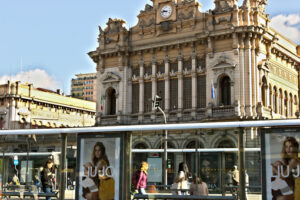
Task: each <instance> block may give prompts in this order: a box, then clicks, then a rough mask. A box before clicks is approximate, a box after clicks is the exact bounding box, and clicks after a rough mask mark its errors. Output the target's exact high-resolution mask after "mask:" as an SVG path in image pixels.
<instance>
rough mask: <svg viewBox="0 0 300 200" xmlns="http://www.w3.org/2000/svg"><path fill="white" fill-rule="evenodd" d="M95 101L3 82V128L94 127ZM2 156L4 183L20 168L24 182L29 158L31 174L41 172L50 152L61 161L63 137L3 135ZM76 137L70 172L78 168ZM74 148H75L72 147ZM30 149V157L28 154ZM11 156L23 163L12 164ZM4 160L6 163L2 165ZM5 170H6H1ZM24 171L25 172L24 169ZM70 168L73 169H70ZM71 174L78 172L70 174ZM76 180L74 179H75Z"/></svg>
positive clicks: (71, 143) (0, 115)
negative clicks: (16, 156)
mask: <svg viewBox="0 0 300 200" xmlns="http://www.w3.org/2000/svg"><path fill="white" fill-rule="evenodd" d="M95 109H96V103H95V102H91V101H86V100H81V99H76V98H72V97H66V96H65V95H63V94H60V91H59V90H57V91H56V92H54V91H51V90H47V89H43V88H34V87H33V85H31V84H29V85H24V84H21V83H20V82H15V83H12V82H10V81H8V83H7V84H3V85H0V127H1V129H2V130H11V129H47V128H71V127H91V126H94V125H95V113H96V110H95ZM0 138H1V139H0V149H1V155H0V157H3V156H2V153H3V154H4V153H5V157H4V158H5V159H4V162H3V159H2V158H1V159H0V161H1V166H0V169H1V170H0V171H1V174H2V172H4V173H3V174H2V177H3V183H8V182H9V181H10V180H11V177H12V176H13V175H14V174H15V173H16V170H14V169H17V170H19V178H20V180H21V181H22V182H24V181H25V178H24V177H25V174H24V172H26V170H25V167H24V166H26V164H25V163H26V160H27V159H28V161H29V164H30V165H29V171H30V176H29V179H28V180H27V181H31V180H32V177H33V176H32V175H34V173H37V172H38V168H39V167H41V166H43V165H44V162H45V160H46V159H47V157H48V156H49V155H54V156H55V162H56V163H57V164H59V154H60V153H58V152H60V149H61V139H60V136H59V135H53V134H52V135H44V136H35V135H31V136H30V137H27V136H14V135H7V136H1V137H0ZM76 146H77V143H76V136H75V135H73V136H72V137H69V138H68V160H69V162H68V165H69V167H70V168H71V171H72V169H73V172H74V168H75V161H76V159H75V154H74V153H75V152H76ZM73 147H74V148H73ZM26 152H28V156H29V157H27V156H26ZM12 155H19V160H20V165H18V166H16V168H15V167H14V165H13V160H12V159H13V157H12ZM2 163H3V164H2ZM2 169H4V170H2ZM24 170H25V171H24ZM71 171H70V172H71ZM71 174H72V177H73V176H75V173H71ZM73 180H75V179H73Z"/></svg>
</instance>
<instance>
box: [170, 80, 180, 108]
mask: <svg viewBox="0 0 300 200" xmlns="http://www.w3.org/2000/svg"><path fill="white" fill-rule="evenodd" d="M177 109H178V80H177V79H171V80H170V110H177Z"/></svg>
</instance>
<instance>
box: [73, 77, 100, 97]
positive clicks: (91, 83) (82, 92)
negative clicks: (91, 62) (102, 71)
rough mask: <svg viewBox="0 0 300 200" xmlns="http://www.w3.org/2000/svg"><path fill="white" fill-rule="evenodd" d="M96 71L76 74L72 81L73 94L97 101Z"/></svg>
mask: <svg viewBox="0 0 300 200" xmlns="http://www.w3.org/2000/svg"><path fill="white" fill-rule="evenodd" d="M96 86H97V77H96V73H88V74H76V78H74V79H72V81H71V96H72V97H74V98H78V99H84V100H89V101H94V102H96V92H97V90H96Z"/></svg>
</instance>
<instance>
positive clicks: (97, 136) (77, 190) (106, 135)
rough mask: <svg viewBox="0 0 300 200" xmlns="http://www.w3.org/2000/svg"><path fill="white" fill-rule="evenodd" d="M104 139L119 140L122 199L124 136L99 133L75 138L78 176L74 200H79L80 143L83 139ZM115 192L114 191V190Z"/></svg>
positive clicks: (121, 192) (120, 190)
mask: <svg viewBox="0 0 300 200" xmlns="http://www.w3.org/2000/svg"><path fill="white" fill-rule="evenodd" d="M104 138H120V169H119V170H120V177H119V199H122V196H123V195H124V193H125V191H123V189H122V188H123V184H122V182H123V179H124V176H125V171H124V167H123V166H124V159H123V157H124V156H123V155H124V135H122V134H120V133H111V134H109V135H108V134H103V133H99V134H93V135H85V134H79V135H78V138H77V158H79V159H77V161H76V174H78V176H76V193H75V195H76V196H75V199H80V196H79V190H80V189H81V188H80V185H79V179H80V178H81V176H80V167H81V166H80V161H81V159H82V158H81V157H80V155H81V151H82V150H81V141H82V140H83V139H95V140H99V141H100V140H101V139H104ZM115 190H116V189H115Z"/></svg>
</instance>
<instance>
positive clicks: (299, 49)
mask: <svg viewBox="0 0 300 200" xmlns="http://www.w3.org/2000/svg"><path fill="white" fill-rule="evenodd" d="M296 49H297V56H298V57H300V45H298V46H297V47H296Z"/></svg>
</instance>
